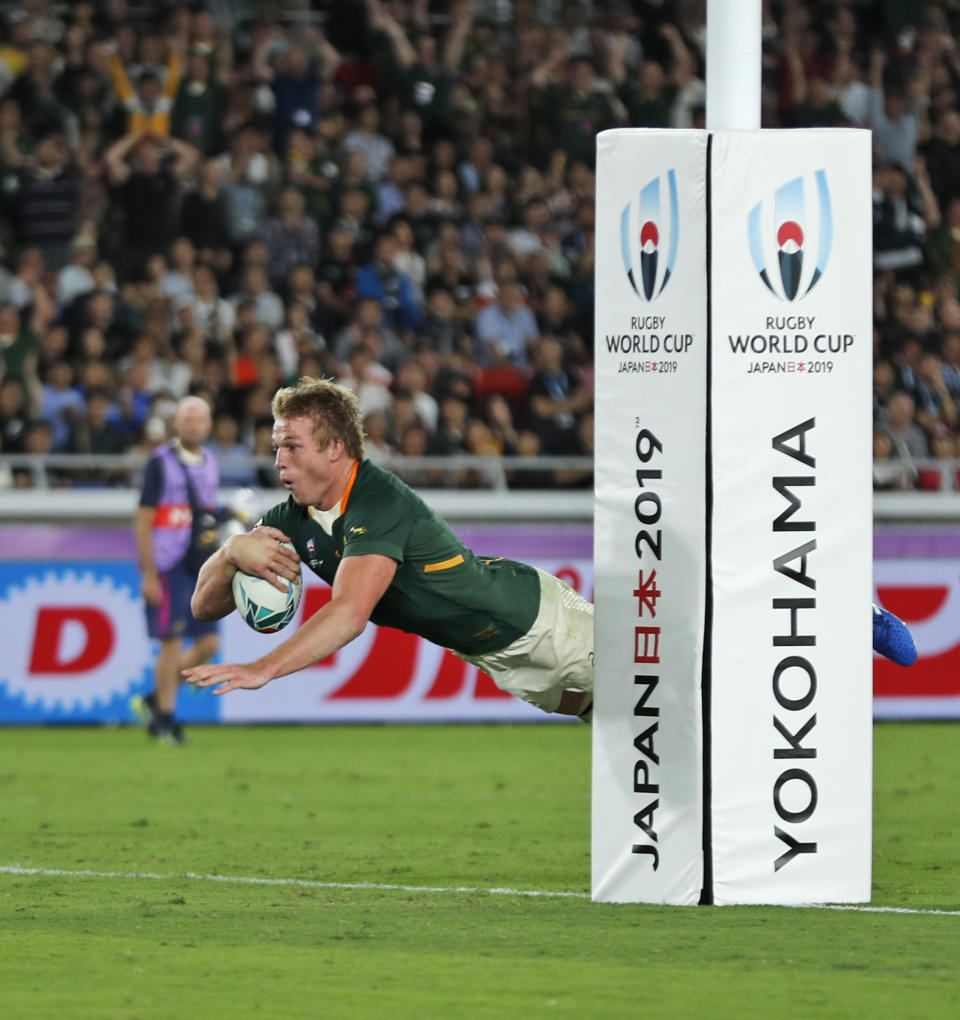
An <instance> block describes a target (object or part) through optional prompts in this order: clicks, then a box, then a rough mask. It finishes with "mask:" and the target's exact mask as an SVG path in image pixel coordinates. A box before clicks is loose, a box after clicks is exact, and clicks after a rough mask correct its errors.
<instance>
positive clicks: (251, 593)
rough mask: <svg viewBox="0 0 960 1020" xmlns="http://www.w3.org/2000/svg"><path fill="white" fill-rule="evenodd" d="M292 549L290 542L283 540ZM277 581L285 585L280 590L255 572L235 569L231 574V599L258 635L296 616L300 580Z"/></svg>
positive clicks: (272, 631)
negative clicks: (284, 589) (248, 572)
mask: <svg viewBox="0 0 960 1020" xmlns="http://www.w3.org/2000/svg"><path fill="white" fill-rule="evenodd" d="M284 544H285V545H286V546H287V548H288V549H292V548H293V545H292V544H291V543H290V542H285V543H284ZM281 581H282V582H283V583H284V584H285V585H286V586H287V590H286V591H280V589H279V588H276V587H274V586H273V585H272V584H271V583H270V582H269V581H265V580H264V579H263V578H262V577H257V576H256V575H255V574H245V573H244V572H243V571H242V570H238V571H237V572H236V573H235V574H234V575H233V601H234V602H235V603H236V606H237V611H238V612H239V613H240V615H241V616H242V617H243V619H244V622H245V623H246V624H248V625H249V626H251V627H253V629H254V630H256V631H259V632H260V633H261V634H273V633H275V632H276V631H278V630H283V628H284V627H286V625H287V624H288V623H289V622H290V621H291V620H292V619H293V617H294V616H295V615H296V612H297V607H298V606H299V605H300V595H301V593H302V592H303V581H302V580H301V578H299V577H298V578H297V579H296V581H294V582H293V584H291V583H290V582H289V581H288V580H287V579H286V578H281Z"/></svg>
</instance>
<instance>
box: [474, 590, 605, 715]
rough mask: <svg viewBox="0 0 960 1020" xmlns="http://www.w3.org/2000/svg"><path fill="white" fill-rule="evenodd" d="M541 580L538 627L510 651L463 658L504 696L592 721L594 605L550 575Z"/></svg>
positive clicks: (535, 622) (532, 628)
mask: <svg viewBox="0 0 960 1020" xmlns="http://www.w3.org/2000/svg"><path fill="white" fill-rule="evenodd" d="M537 573H538V574H539V575H540V608H539V611H538V613H537V617H536V619H535V620H534V622H533V625H532V626H531V627H530V629H529V630H528V631H527V633H526V634H524V635H523V636H522V637H520V638H518V639H517V640H516V641H514V642H513V643H512V644H511V645H509V646H508V647H507V648H504V649H502V650H501V651H499V652H491V653H489V654H487V655H481V656H476V657H472V656H468V655H461V654H460V653H459V652H457V653H455V654H457V655H460V658H462V659H465V660H466V661H467V662H472V663H473V664H474V665H475V666H479V667H480V669H482V670H483V671H484V672H485V673H488V674H489V675H490V677H491V678H492V680H493V682H494V683H495V684H496V685H497V686H498V687H499V688H500V690H502V691H506V692H507V693H509V694H514V695H516V696H517V697H518V698H521V699H522V700H523V701H527V702H529V703H530V704H531V705H534V706H536V707H537V708H539V709H540V710H541V711H543V712H559V713H561V714H563V715H576V716H580V718H581V719H583V720H584V721H585V722H588V721H589V720H590V713H591V712H592V710H593V605H592V604H591V603H590V602H588V601H587V600H586V599H585V598H584V597H583V596H582V595H580V594H578V593H577V592H576V591H574V590H573V588H571V587H570V586H569V585H567V584H564V582H563V581H561V580H559V579H558V578H556V577H553V576H552V575H551V574H547V573H545V572H544V571H542V570H538V571H537Z"/></svg>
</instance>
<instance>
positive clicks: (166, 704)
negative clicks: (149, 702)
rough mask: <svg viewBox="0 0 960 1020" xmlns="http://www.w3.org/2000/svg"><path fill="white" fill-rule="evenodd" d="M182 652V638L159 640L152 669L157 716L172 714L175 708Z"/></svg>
mask: <svg viewBox="0 0 960 1020" xmlns="http://www.w3.org/2000/svg"><path fill="white" fill-rule="evenodd" d="M182 653H183V638H179V637H173V638H167V639H166V640H165V641H161V642H160V651H159V652H158V653H157V662H156V665H155V666H154V670H153V676H154V686H155V694H154V699H155V704H156V710H157V715H158V716H161V715H172V714H173V711H174V709H175V708H176V705H177V689H178V688H179V686H180V658H181V655H182Z"/></svg>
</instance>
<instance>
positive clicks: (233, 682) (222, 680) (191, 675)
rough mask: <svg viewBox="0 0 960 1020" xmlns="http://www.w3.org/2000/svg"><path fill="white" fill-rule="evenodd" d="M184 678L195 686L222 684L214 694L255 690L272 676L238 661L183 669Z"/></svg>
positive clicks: (268, 681) (266, 682)
mask: <svg viewBox="0 0 960 1020" xmlns="http://www.w3.org/2000/svg"><path fill="white" fill-rule="evenodd" d="M183 678H184V679H185V680H186V681H187V683H188V684H193V685H194V687H213V686H215V685H216V684H222V686H221V687H217V689H216V690H215V691H214V692H213V693H214V694H229V693H230V691H239V690H244V691H255V690H257V688H259V687H264V686H265V685H266V684H268V683H270V681H271V679H272V677H271V676H270V674H269V673H263V672H260V671H258V670H256V669H254V668H253V666H245V665H241V664H240V663H236V662H218V663H207V664H206V665H202V666H193V667H191V668H190V669H185V670H184V671H183Z"/></svg>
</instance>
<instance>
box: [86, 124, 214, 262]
mask: <svg viewBox="0 0 960 1020" xmlns="http://www.w3.org/2000/svg"><path fill="white" fill-rule="evenodd" d="M167 157H171V158H172V163H171V162H169V160H168V158H167ZM199 158H200V153H199V152H198V151H197V150H196V149H195V148H194V147H193V146H192V145H189V144H188V143H187V142H184V141H182V140H181V139H179V138H160V137H158V136H156V135H152V134H142V133H133V134H127V135H124V136H123V137H122V138H120V139H119V140H118V141H116V142H114V144H113V145H112V146H110V148H109V149H108V150H107V152H106V154H105V156H104V159H105V160H106V164H107V173H108V176H109V180H110V184H111V185H112V187H113V188H114V189H115V191H116V197H117V202H118V205H119V207H120V208H121V209H122V211H123V214H124V230H123V244H124V247H125V248H126V250H127V252H128V255H129V256H130V260H129V261H130V264H131V265H132V266H134V267H138V268H140V269H142V268H143V266H144V265H145V263H146V259H147V257H148V256H149V255H151V254H153V253H154V252H162V251H166V249H167V247H168V246H169V244H170V242H171V241H172V240H173V238H174V237H175V236H176V232H177V226H178V223H179V216H178V211H179V210H178V205H177V203H178V199H179V196H180V192H181V188H182V186H183V181H184V178H185V177H186V175H187V174H188V173H190V172H191V171H192V170H193V168H194V167H195V166H196V165H197V163H198V161H199Z"/></svg>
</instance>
